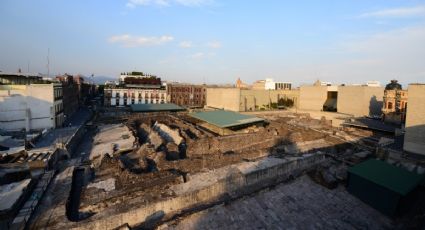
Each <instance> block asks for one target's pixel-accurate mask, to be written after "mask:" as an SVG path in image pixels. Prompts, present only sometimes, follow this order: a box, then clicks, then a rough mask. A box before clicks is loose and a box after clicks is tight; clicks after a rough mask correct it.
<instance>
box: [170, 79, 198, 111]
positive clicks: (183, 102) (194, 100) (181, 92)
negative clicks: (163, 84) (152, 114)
mask: <svg viewBox="0 0 425 230" xmlns="http://www.w3.org/2000/svg"><path fill="white" fill-rule="evenodd" d="M167 96H168V99H169V102H171V103H174V104H177V105H180V106H184V107H204V105H205V101H206V87H205V85H192V84H179V83H171V84H167Z"/></svg>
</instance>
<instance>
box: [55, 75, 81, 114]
mask: <svg viewBox="0 0 425 230" xmlns="http://www.w3.org/2000/svg"><path fill="white" fill-rule="evenodd" d="M56 79H57V80H58V81H59V82H60V83H61V84H62V92H63V99H62V102H63V104H64V105H66V106H64V108H63V113H64V116H65V118H69V117H71V116H72V115H73V114H74V113H75V111H77V110H78V108H79V106H80V86H79V84H77V82H76V81H74V77H73V76H72V75H69V74H64V75H61V76H56Z"/></svg>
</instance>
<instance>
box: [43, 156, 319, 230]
mask: <svg viewBox="0 0 425 230" xmlns="http://www.w3.org/2000/svg"><path fill="white" fill-rule="evenodd" d="M324 160H325V156H324V155H323V154H309V155H305V156H304V157H293V158H290V159H279V158H264V159H262V160H260V161H256V162H243V163H239V164H236V165H230V166H226V167H223V168H220V169H217V170H212V171H209V172H206V173H200V174H196V175H193V176H192V177H190V178H189V181H188V182H186V183H182V184H178V185H174V186H172V187H171V188H170V190H172V192H173V193H174V194H176V197H172V198H168V199H164V200H160V201H157V202H154V203H150V204H147V205H143V206H139V207H138V208H135V205H134V204H133V205H132V207H129V206H130V205H126V206H122V207H115V206H112V207H110V208H108V209H106V210H104V211H103V212H102V213H98V214H96V215H94V216H93V217H91V218H89V219H87V220H85V221H81V222H78V223H75V225H73V224H72V223H69V222H68V224H67V223H60V224H58V225H56V226H51V227H52V228H56V229H59V228H69V227H73V228H75V229H113V228H116V227H118V226H122V225H124V224H128V225H130V226H140V225H141V224H143V223H146V222H150V221H152V220H155V221H158V220H164V219H167V218H169V217H171V216H172V215H174V214H176V213H184V212H185V211H188V210H190V209H193V208H197V207H198V208H199V207H201V206H203V205H205V204H208V203H215V202H221V201H225V200H228V199H231V198H237V197H240V196H242V195H245V194H249V193H251V192H253V191H256V190H260V189H262V188H265V187H267V186H270V185H273V184H276V183H279V182H282V181H285V180H287V179H289V178H293V177H296V176H298V175H300V174H301V173H302V172H303V171H305V170H309V169H311V168H313V167H314V166H316V165H318V164H319V163H322V162H323V161H324ZM128 202H132V201H130V200H129V201H128ZM62 224H65V225H66V226H59V225H62Z"/></svg>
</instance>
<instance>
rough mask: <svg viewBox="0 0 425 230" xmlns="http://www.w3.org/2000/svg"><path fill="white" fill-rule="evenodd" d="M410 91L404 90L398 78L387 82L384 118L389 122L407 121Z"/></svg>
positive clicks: (383, 110)
mask: <svg viewBox="0 0 425 230" xmlns="http://www.w3.org/2000/svg"><path fill="white" fill-rule="evenodd" d="M407 99H408V91H407V90H403V89H402V86H401V85H400V84H399V83H398V82H397V80H392V81H391V83H389V84H387V85H386V87H385V92H384V104H383V107H382V113H383V120H384V121H385V122H389V123H395V124H402V123H405V121H406V111H407Z"/></svg>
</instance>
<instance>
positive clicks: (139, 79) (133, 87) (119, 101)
mask: <svg viewBox="0 0 425 230" xmlns="http://www.w3.org/2000/svg"><path fill="white" fill-rule="evenodd" d="M133 73H134V74H133ZM167 101H168V100H167V90H166V86H165V85H163V84H162V83H161V79H160V78H157V77H154V76H145V75H139V72H132V73H129V74H126V75H121V76H120V82H119V83H118V84H105V88H104V105H105V106H127V105H131V104H164V103H167Z"/></svg>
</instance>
